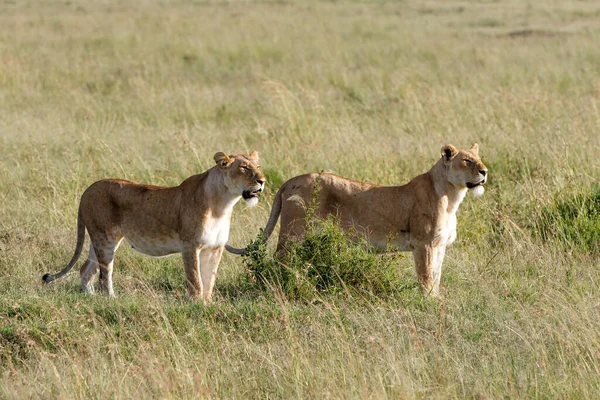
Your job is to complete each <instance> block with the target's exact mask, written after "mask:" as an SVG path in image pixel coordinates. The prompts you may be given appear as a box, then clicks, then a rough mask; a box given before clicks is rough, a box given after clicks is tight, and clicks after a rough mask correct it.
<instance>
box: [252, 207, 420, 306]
mask: <svg viewBox="0 0 600 400" xmlns="http://www.w3.org/2000/svg"><path fill="white" fill-rule="evenodd" d="M307 218H310V219H307V231H306V235H305V236H304V238H303V239H302V240H299V241H295V242H294V241H292V242H290V243H289V244H288V246H289V251H288V252H287V253H286V254H285V255H283V256H282V257H281V258H275V257H273V256H270V255H268V254H267V245H266V241H265V239H264V234H263V232H262V231H261V232H260V233H259V235H258V238H257V239H256V240H255V241H253V242H252V243H251V244H250V245H249V246H248V250H249V251H248V253H247V254H246V255H245V256H244V261H245V264H246V267H247V272H248V274H247V278H248V282H251V283H253V284H255V285H257V286H258V287H259V288H260V289H262V290H265V289H267V290H268V289H272V290H279V291H281V292H282V293H283V294H285V295H286V296H287V297H288V298H290V299H303V300H307V301H311V300H314V299H315V298H317V297H319V296H321V295H335V294H341V293H349V294H368V295H375V296H389V295H392V294H393V293H397V292H399V291H401V290H403V289H406V288H409V287H416V280H414V281H413V280H411V281H410V282H404V281H403V279H401V276H400V272H399V268H398V261H399V258H401V257H403V256H402V255H401V253H398V252H396V253H392V252H386V253H381V252H378V251H377V250H376V249H373V248H372V247H371V246H370V245H369V243H367V241H366V239H365V238H364V237H361V236H359V235H356V234H355V233H354V232H347V231H344V230H343V229H342V228H341V227H340V226H339V223H338V221H337V220H335V219H334V218H329V219H327V220H323V219H319V218H315V217H312V216H311V217H307Z"/></svg>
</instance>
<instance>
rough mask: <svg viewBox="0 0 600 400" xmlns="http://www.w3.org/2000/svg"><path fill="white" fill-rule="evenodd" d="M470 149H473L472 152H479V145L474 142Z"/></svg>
mask: <svg viewBox="0 0 600 400" xmlns="http://www.w3.org/2000/svg"><path fill="white" fill-rule="evenodd" d="M471 150H473V153H475V154H479V145H478V144H477V143H475V144H474V145H473V146H471Z"/></svg>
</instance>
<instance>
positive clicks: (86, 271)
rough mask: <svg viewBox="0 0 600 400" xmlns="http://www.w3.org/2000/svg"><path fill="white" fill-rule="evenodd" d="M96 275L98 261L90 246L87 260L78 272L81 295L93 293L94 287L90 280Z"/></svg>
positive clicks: (92, 247)
mask: <svg viewBox="0 0 600 400" xmlns="http://www.w3.org/2000/svg"><path fill="white" fill-rule="evenodd" d="M97 273H98V259H97V258H96V252H94V246H93V245H92V244H90V254H89V256H88V259H87V260H86V262H85V263H84V264H83V265H82V266H81V269H80V270H79V274H80V276H81V289H82V290H83V293H86V294H93V293H94V285H93V282H92V279H93V278H94V275H96V274H97Z"/></svg>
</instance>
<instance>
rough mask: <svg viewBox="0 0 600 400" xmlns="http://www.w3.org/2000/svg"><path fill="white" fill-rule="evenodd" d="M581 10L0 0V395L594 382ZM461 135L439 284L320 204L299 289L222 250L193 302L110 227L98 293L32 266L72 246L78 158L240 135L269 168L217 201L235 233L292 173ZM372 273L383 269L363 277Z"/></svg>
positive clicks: (532, 394) (175, 159)
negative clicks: (111, 262)
mask: <svg viewBox="0 0 600 400" xmlns="http://www.w3.org/2000/svg"><path fill="white" fill-rule="evenodd" d="M599 13H600V6H599V5H598V4H596V2H583V1H582V2H562V1H558V0H556V1H554V0H553V1H547V2H541V1H540V2H533V1H529V2H519V1H513V0H500V1H470V0H469V1H463V2H446V1H430V2H427V3H426V4H425V3H423V2H419V1H413V0H406V1H402V2H388V1H369V2H362V1H347V2H313V1H294V0H292V1H281V2H279V1H273V2H270V1H264V2H263V1H251V2H242V1H240V2H238V1H230V2H218V1H187V0H176V1H170V2H161V1H154V0H149V1H144V2H133V1H118V2H117V1H105V2H88V1H82V0H75V1H69V2H58V1H53V0H45V1H37V2H15V1H4V2H0V54H1V56H0V154H1V155H2V157H0V278H2V279H1V280H0V293H1V295H0V398H10V399H21V398H85V399H87V398H98V397H102V398H290V397H297V398H369V397H372V398H386V397H389V398H504V397H510V398H589V399H595V398H598V397H599V396H600V376H599V375H600V374H599V372H598V371H600V362H599V360H600V333H599V332H600V323H599V322H598V317H597V316H598V311H599V310H598V293H599V292H600V283H599V282H600V281H599V280H598V277H597V275H598V273H597V270H598V243H599V234H600V232H599V229H600V228H599V226H598V204H597V203H598V202H597V200H598V199H597V190H598V189H597V188H598V177H599V176H600V163H599V162H598V153H599V150H600V135H598V126H599V124H600V114H599V111H598V110H599V109H600V78H599V77H600V56H599V55H598V51H597V50H598V43H600V25H599V24H598V21H597V20H598V18H597V17H598V15H599ZM474 142H477V143H479V145H480V146H481V152H482V154H483V156H484V162H485V163H486V164H487V166H488V167H489V170H490V179H489V182H488V185H487V190H486V193H485V195H484V197H482V198H481V199H474V198H472V197H470V196H468V197H467V198H466V200H465V202H464V203H463V205H462V206H461V209H460V210H459V214H458V239H457V242H456V243H455V244H454V245H453V246H452V247H451V248H449V249H448V252H447V255H446V260H445V262H444V272H443V275H442V285H441V294H442V296H441V299H440V300H437V301H432V300H424V299H423V298H422V296H421V295H420V293H419V290H418V287H417V285H416V275H415V272H414V266H413V262H412V257H410V255H407V256H406V257H402V256H399V257H395V258H394V257H390V258H385V256H383V258H381V257H382V255H377V254H371V253H369V251H368V250H366V249H364V247H360V243H359V244H358V245H357V244H356V243H354V244H353V243H347V242H346V241H345V239H344V237H343V234H341V233H339V232H336V231H335V230H328V229H329V228H328V226H329V225H327V224H325V226H324V228H323V229H321V230H318V229H317V230H316V231H315V234H314V235H313V236H311V237H309V238H308V239H309V241H308V242H306V243H304V244H299V247H298V248H297V249H296V250H297V253H296V256H297V257H298V258H297V259H296V261H297V262H296V263H295V264H292V266H294V265H295V266H297V267H302V266H306V265H307V264H306V263H307V262H308V263H311V264H312V265H313V266H314V265H315V264H314V262H315V260H311V258H310V257H312V256H314V255H315V254H316V253H318V254H320V256H321V257H320V258H319V260H321V261H320V262H319V265H318V267H319V268H322V269H319V271H318V274H313V275H311V272H309V271H306V274H305V275H302V274H300V273H296V274H295V275H292V276H293V277H295V278H298V279H299V280H297V281H295V282H294V281H291V283H292V284H294V285H297V284H298V282H300V283H303V282H309V283H310V284H311V285H312V286H309V288H311V287H313V288H318V289H319V290H316V291H315V290H313V289H311V290H309V291H300V292H299V291H297V290H296V289H294V290H291V291H288V292H286V291H285V290H281V289H282V288H281V287H279V286H277V285H270V286H269V285H264V286H261V281H259V280H255V281H253V280H252V279H249V277H250V276H251V275H249V274H250V273H249V271H248V267H247V265H245V263H244V260H243V259H242V258H240V257H235V256H233V255H229V254H227V255H225V256H224V257H223V260H222V263H221V267H220V270H219V274H218V279H217V283H216V294H215V297H216V303H215V304H214V305H212V306H209V307H204V306H202V305H200V304H195V303H191V302H189V301H188V300H187V297H186V286H185V276H184V273H183V267H182V262H181V260H180V258H179V257H169V258H163V259H151V258H148V257H144V256H141V255H138V254H136V253H133V252H132V251H131V250H129V249H128V248H126V246H123V248H122V249H120V250H119V251H118V253H117V256H116V260H115V277H114V281H115V282H114V284H115V291H116V294H117V298H116V299H114V300H110V299H107V298H105V297H104V296H101V295H96V296H84V295H83V294H82V293H81V291H80V287H79V277H78V274H77V273H76V271H73V272H71V273H70V274H69V275H67V276H66V277H65V278H63V279H61V280H59V281H56V282H54V283H53V284H52V285H48V286H46V287H43V286H42V285H41V279H40V278H41V276H42V275H43V274H44V273H46V272H49V271H57V270H59V269H61V268H62V267H64V265H65V264H66V263H67V262H68V260H69V259H70V257H71V255H72V252H73V248H74V245H75V239H76V237H75V236H76V235H75V228H76V226H75V225H76V212H77V204H78V201H79V197H80V195H81V193H82V192H83V190H85V188H86V187H87V186H88V185H89V184H91V183H92V182H94V181H95V180H98V179H101V178H108V177H120V178H125V179H131V180H134V181H139V182H144V183H149V184H156V185H176V184H179V183H180V182H181V181H182V180H183V179H185V178H186V177H188V176H190V175H192V174H195V173H197V172H201V171H204V170H206V169H207V168H208V167H210V166H211V165H212V164H213V161H212V156H213V154H214V153H215V152H217V151H224V152H227V153H238V152H243V153H249V152H250V151H252V150H257V151H258V152H259V153H260V156H261V164H262V166H263V169H264V171H265V174H266V176H267V179H268V183H267V190H266V191H265V194H264V196H263V198H262V199H261V201H260V203H259V206H257V207H255V208H253V209H248V208H246V207H245V206H244V205H243V204H240V205H239V206H237V207H236V209H235V211H234V216H233V223H232V230H231V234H230V238H231V242H232V244H233V245H235V246H237V247H239V246H243V245H245V244H247V243H249V242H251V241H252V240H254V239H255V238H256V235H257V233H258V232H259V229H260V228H262V227H264V224H265V222H266V220H267V218H268V214H269V209H270V204H271V203H272V200H273V196H274V193H275V192H276V190H277V189H278V188H279V186H280V185H281V184H282V183H283V182H285V181H286V180H287V179H289V178H290V177H292V176H295V175H298V174H301V173H306V172H311V171H321V170H326V171H332V172H334V173H337V174H340V175H343V176H347V177H349V178H353V179H357V180H367V181H370V182H376V183H380V184H402V183H406V182H407V181H408V180H409V179H410V178H412V177H414V176H415V175H417V174H419V173H422V172H424V171H426V170H427V169H429V168H430V167H431V165H433V163H434V162H435V161H436V159H437V157H438V154H439V149H440V148H441V147H442V146H443V145H444V144H445V143H452V144H454V145H457V146H459V147H467V146H470V145H472V144H473V143H474ZM336 235H338V236H336ZM339 235H341V236H339ZM323 238H330V239H331V238H333V240H332V241H331V242H330V243H329V246H334V247H333V248H334V249H336V251H338V252H339V256H340V257H339V259H338V261H342V262H339V263H337V262H334V261H335V260H332V258H331V257H332V256H333V254H332V252H331V251H330V250H328V249H331V248H332V247H327V246H325V247H323V246H324V245H325V244H327V243H324V242H323ZM274 241H275V238H273V239H271V241H270V242H269V243H268V244H267V245H265V247H264V248H263V249H262V250H261V251H262V253H261V257H264V258H262V260H263V261H264V262H265V263H267V264H265V265H266V266H267V267H269V268H271V267H273V268H274V267H278V266H280V265H279V264H276V263H274V261H273V260H271V259H270V258H269V257H271V255H272V252H273V247H274V246H273V244H274V243H273V242H274ZM303 246H304V247H303ZM307 246H312V247H307ZM335 246H341V247H335ZM353 246H359V247H353ZM308 248H310V249H311V252H304V253H302V251H303V249H304V250H306V249H308ZM327 257H330V258H329V259H327ZM378 257H379V258H378ZM78 266H79V265H78ZM78 266H77V267H78ZM362 266H365V267H368V269H367V270H366V271H368V274H367V275H364V274H363V275H361V274H360V272H361V270H360V268H359V267H362ZM378 266H379V267H380V268H377V267H378ZM342 267H348V268H347V269H345V271H346V272H348V273H349V274H350V275H348V276H346V277H345V278H344V279H341V280H338V279H337V277H341V275H342V273H341V272H340V271H342V270H341V268H342ZM300 270H301V269H300ZM296 272H298V270H296ZM346 272H344V273H346ZM324 274H325V275H326V276H327V279H326V280H325V283H326V284H325V283H323V282H321V283H319V281H318V279H320V278H319V277H323V275H324ZM327 274H330V275H327ZM366 277H368V279H366ZM372 277H376V278H377V279H379V278H382V277H389V279H387V278H386V279H387V280H385V282H387V283H388V284H392V283H393V284H394V288H393V289H394V290H392V291H387V289H386V290H383V291H378V290H375V289H374V288H366V289H365V286H364V284H370V283H373V281H372ZM355 278H356V279H355ZM348 279H350V281H352V279H355V280H354V281H352V282H355V283H356V282H358V285H357V286H353V287H357V288H358V289H348V287H349V286H348V284H347V281H348ZM307 280H308V281H307ZM361 282H362V283H361ZM361 285H363V286H361ZM290 287H292V288H294V286H293V285H292V286H290ZM296 287H297V286H296ZM342 288H343V289H342Z"/></svg>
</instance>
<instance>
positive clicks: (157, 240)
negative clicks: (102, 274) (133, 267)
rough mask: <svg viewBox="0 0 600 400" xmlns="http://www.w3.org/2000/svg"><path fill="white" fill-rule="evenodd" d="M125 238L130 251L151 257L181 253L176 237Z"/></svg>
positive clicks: (133, 236) (130, 236) (179, 242)
mask: <svg viewBox="0 0 600 400" xmlns="http://www.w3.org/2000/svg"><path fill="white" fill-rule="evenodd" d="M125 238H126V239H127V242H128V243H129V244H130V245H131V248H132V249H134V250H135V251H137V252H140V253H143V254H146V255H149V256H153V257H162V256H168V255H169V254H173V253H180V252H181V251H182V243H181V240H180V239H179V238H178V237H172V236H171V237H148V236H141V235H128V236H125Z"/></svg>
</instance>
